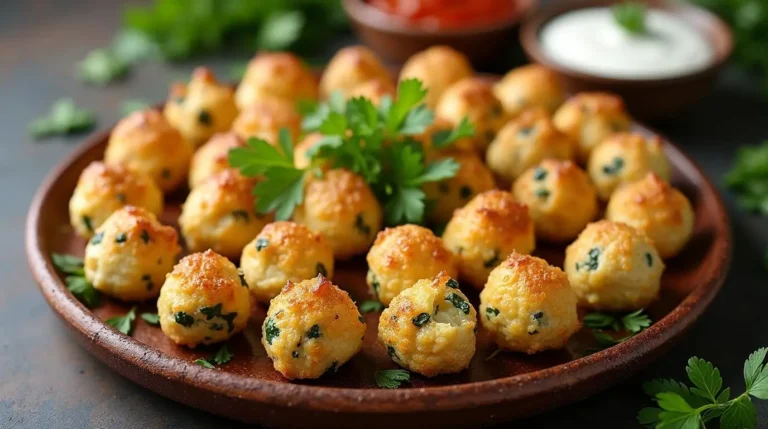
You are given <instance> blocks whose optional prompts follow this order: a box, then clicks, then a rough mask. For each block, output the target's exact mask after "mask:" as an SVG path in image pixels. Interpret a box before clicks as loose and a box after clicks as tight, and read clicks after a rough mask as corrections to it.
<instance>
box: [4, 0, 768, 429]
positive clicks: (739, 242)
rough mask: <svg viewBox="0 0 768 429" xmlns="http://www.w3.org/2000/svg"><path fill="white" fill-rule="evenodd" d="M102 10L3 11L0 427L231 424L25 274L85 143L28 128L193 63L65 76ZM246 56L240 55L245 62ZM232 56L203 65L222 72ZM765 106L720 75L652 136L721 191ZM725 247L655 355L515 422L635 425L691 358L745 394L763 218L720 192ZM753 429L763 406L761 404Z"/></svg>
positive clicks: (764, 286) (145, 91) (101, 28)
mask: <svg viewBox="0 0 768 429" xmlns="http://www.w3.org/2000/svg"><path fill="white" fill-rule="evenodd" d="M119 10H120V4H119V3H118V2H112V1H103V0H102V1H97V0H90V1H86V0H81V1H77V2H63V1H56V0H47V1H44V0H35V1H32V0H27V1H16V2H11V1H10V0H6V1H3V2H2V5H0V103H1V106H2V107H0V112H2V114H0V197H1V198H2V200H1V201H0V275H1V276H2V284H1V285H0V288H1V289H0V427H3V428H5V427H25V428H47V427H51V428H63V427H78V428H79V427H100V428H117V427H120V428H130V427H140V428H155V427H217V426H220V425H221V424H222V423H223V424H226V425H227V426H232V425H235V424H234V423H232V422H229V421H226V420H222V419H220V418H218V417H216V416H212V415H209V414H206V413H204V412H201V411H198V410H195V409H191V408H187V407H185V406H183V405H180V404H177V403H175V402H172V401H170V400H168V399H165V398H163V397H160V396H158V395H156V394H154V393H152V392H150V391H148V390H145V389H143V388H141V387H139V386H138V385H135V384H133V383H131V382H129V381H128V380H125V379H123V378H121V377H120V376H119V375H117V374H116V373H114V372H113V371H111V370H110V369H109V368H107V367H106V366H105V365H102V364H101V363H100V362H98V361H97V360H96V359H94V358H92V357H91V356H90V355H89V354H88V353H86V352H85V351H84V350H83V349H81V348H80V347H79V346H77V345H76V344H75V343H74V342H73V341H72V340H71V338H70V337H69V336H68V335H67V333H66V332H65V330H64V328H63V326H62V325H61V322H60V321H59V320H58V319H57V317H56V316H55V315H54V314H53V312H52V311H51V310H50V309H49V307H48V305H47V304H46V303H45V301H44V300H43V297H42V295H41V294H40V292H39V291H38V288H37V286H36V285H35V283H34V281H33V279H32V276H31V275H30V273H29V270H28V268H27V264H26V259H25V256H24V250H23V247H24V239H23V225H24V218H25V215H26V212H27V209H28V207H29V203H30V201H31V198H32V195H33V193H34V192H35V190H36V189H37V187H38V185H39V184H40V182H41V181H42V179H43V177H44V176H45V175H46V174H47V172H48V171H49V170H50V169H51V167H53V166H54V165H55V164H56V163H57V162H59V160H60V159H61V158H62V157H63V156H64V155H65V154H67V153H68V152H70V151H71V150H72V149H73V148H74V146H75V145H76V144H77V143H79V142H81V141H82V140H83V139H84V137H82V136H81V137H73V138H67V139H64V138H55V139H51V140H46V141H44V142H33V141H32V140H31V139H30V138H29V137H28V135H27V131H26V124H27V123H28V122H29V121H31V120H32V119H34V118H35V117H37V116H38V115H39V114H41V113H43V112H45V111H47V109H48V108H49V107H50V105H51V103H52V102H53V101H54V100H56V99H58V98H60V97H63V96H71V97H73V98H75V100H76V101H77V102H78V103H79V104H80V105H82V106H84V107H87V108H89V109H92V110H93V111H95V112H97V114H98V118H99V124H98V128H99V129H104V128H106V127H109V126H110V125H111V124H113V123H114V122H115V121H116V120H117V119H118V118H119V115H120V113H119V105H120V102H121V101H122V100H125V99H129V98H144V99H147V100H152V101H159V100H160V99H162V98H164V96H165V94H166V91H167V88H168V84H169V83H170V82H171V81H172V80H174V79H179V78H182V77H185V76H187V75H188V73H189V71H190V70H191V69H192V67H193V64H187V65H176V66H172V67H171V66H167V65H163V64H149V65H146V66H144V67H141V68H140V69H139V70H136V71H135V73H133V74H132V75H131V76H130V77H129V79H127V80H126V81H124V82H122V83H119V84H117V85H114V86H110V87H108V88H106V89H99V88H94V87H87V86H84V85H82V84H81V83H79V82H78V81H77V80H75V79H74V78H73V73H74V70H73V69H74V63H75V61H76V60H79V59H81V58H83V57H84V55H85V54H86V53H87V52H88V51H89V50H90V49H92V48H94V47H98V46H104V45H106V44H107V43H108V42H109V41H110V39H111V37H112V34H113V31H114V29H115V28H117V27H118V25H119ZM241 59H245V58H241ZM232 60H233V58H215V59H205V60H201V61H205V63H206V64H210V65H211V66H212V67H213V68H214V70H216V71H217V72H220V73H224V72H226V70H227V67H228V65H229V64H230V63H231V62H232ZM766 100H768V98H766V97H761V94H759V93H758V90H757V89H756V87H755V86H752V85H750V81H749V79H748V78H747V77H746V76H744V75H741V74H739V73H738V72H736V71H735V70H728V71H727V73H725V74H724V76H723V77H722V79H721V80H720V82H719V83H718V85H717V88H716V89H715V90H714V92H713V93H712V94H711V95H710V96H709V97H707V98H706V99H704V100H703V101H702V102H701V103H699V104H698V105H697V106H696V107H695V108H693V109H692V110H691V111H690V112H688V113H687V114H685V115H681V116H680V117H678V118H675V120H674V121H671V122H669V123H662V124H656V126H657V128H658V129H659V130H661V131H662V132H663V133H665V134H666V135H667V136H669V137H670V138H671V139H673V140H674V141H676V142H678V143H679V144H680V145H682V146H683V147H684V148H685V149H686V150H687V152H688V153H689V154H691V155H692V156H693V158H695V159H696V160H697V161H698V162H699V163H700V164H701V165H702V166H703V167H704V170H705V171H706V172H707V174H709V176H710V178H711V179H712V180H713V181H714V182H715V183H718V184H719V183H720V182H721V178H722V176H723V174H724V173H725V172H726V171H727V170H728V168H729V165H730V162H731V159H732V157H733V155H734V152H735V151H736V149H737V147H738V146H739V145H746V144H755V143H758V142H760V141H761V139H764V138H768V103H766ZM720 190H721V191H722V192H723V197H724V199H725V201H726V202H727V204H728V208H729V213H730V216H731V222H732V228H733V238H734V243H735V248H734V255H733V265H732V267H731V271H730V274H729V276H728V280H727V281H726V283H725V286H724V287H723V289H722V292H721V293H720V295H719V296H718V297H717V298H716V300H715V302H714V303H713V305H712V307H711V308H710V309H709V310H708V311H707V312H706V314H705V315H704V316H703V317H702V318H701V320H700V321H699V322H698V323H697V324H696V326H695V327H694V328H693V329H692V330H691V331H690V333H689V334H688V335H687V336H686V337H685V338H684V339H683V340H682V341H680V342H679V343H677V344H676V345H675V346H674V347H673V348H672V349H671V350H670V352H669V353H668V354H667V355H666V356H664V357H663V358H662V359H660V360H659V361H657V362H656V363H655V364H653V365H651V366H650V367H649V368H647V369H645V370H643V371H641V372H639V373H638V374H637V375H636V376H634V377H633V378H631V379H630V380H629V381H628V382H626V383H624V384H622V385H620V386H617V387H614V388H611V389H609V390H607V391H605V392H604V393H602V394H599V395H596V396H594V397H592V398H589V399H586V400H584V401H582V402H580V403H577V404H574V405H571V406H568V407H565V408H562V409H559V410H556V411H553V412H550V413H548V414H547V415H545V416H540V417H536V418H533V419H530V420H527V421H525V422H520V426H519V427H528V428H551V427H552V428H554V427H558V428H582V427H590V428H595V427H600V428H629V427H637V426H638V425H637V423H636V422H635V414H636V413H637V411H638V410H639V409H640V408H642V407H644V406H647V405H649V401H648V400H647V399H646V398H645V397H644V395H643V394H642V392H641V389H640V383H642V382H643V381H644V380H648V379H650V378H654V377H676V378H680V379H682V378H683V377H685V373H684V370H683V368H684V366H685V362H686V360H687V359H688V357H690V356H692V355H697V356H700V357H703V358H705V359H708V360H711V361H713V362H714V363H715V365H717V366H719V368H720V370H721V371H722V373H723V376H724V378H725V385H726V386H732V388H733V389H734V391H736V392H741V391H742V389H743V381H742V376H741V372H742V365H743V362H744V360H745V359H746V357H747V355H748V354H749V353H750V352H752V351H753V350H755V349H757V348H758V347H760V346H766V345H768V329H766V322H765V320H766V317H765V316H766V315H765V313H762V312H763V311H766V310H765V308H764V307H765V303H766V302H768V272H767V271H766V269H765V268H763V266H762V257H763V255H764V254H765V251H766V248H767V247H768V219H766V218H762V219H761V218H758V217H754V216H749V215H746V214H744V213H742V212H740V211H739V210H738V209H737V207H736V206H735V204H734V198H733V197H732V196H731V195H729V194H727V193H726V191H725V190H724V189H722V187H720ZM757 408H758V412H759V414H760V415H761V419H760V421H761V423H760V426H761V427H768V406H767V405H766V403H765V402H762V403H760V404H758V407H757Z"/></svg>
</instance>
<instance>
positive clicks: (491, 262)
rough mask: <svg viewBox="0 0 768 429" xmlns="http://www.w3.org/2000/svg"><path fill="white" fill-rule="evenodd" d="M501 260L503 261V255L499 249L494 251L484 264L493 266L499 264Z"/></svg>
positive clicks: (489, 266)
mask: <svg viewBox="0 0 768 429" xmlns="http://www.w3.org/2000/svg"><path fill="white" fill-rule="evenodd" d="M499 262H501V257H500V255H499V251H498V250H496V251H494V252H493V257H492V258H491V259H489V260H487V261H485V262H484V263H483V266H484V267H485V268H493V267H495V266H496V265H499Z"/></svg>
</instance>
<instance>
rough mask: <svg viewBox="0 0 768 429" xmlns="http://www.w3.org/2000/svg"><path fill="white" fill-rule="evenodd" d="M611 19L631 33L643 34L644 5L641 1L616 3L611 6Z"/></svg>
mask: <svg viewBox="0 0 768 429" xmlns="http://www.w3.org/2000/svg"><path fill="white" fill-rule="evenodd" d="M611 13H613V19H614V20H615V21H616V23H617V24H619V25H620V26H621V27H622V28H623V29H624V30H626V31H627V32H629V33H632V34H644V33H645V32H646V31H647V30H646V27H645V15H646V7H645V5H644V4H643V3H639V2H634V1H629V2H626V3H617V4H615V5H613V7H611Z"/></svg>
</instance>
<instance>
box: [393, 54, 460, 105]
mask: <svg viewBox="0 0 768 429" xmlns="http://www.w3.org/2000/svg"><path fill="white" fill-rule="evenodd" d="M473 74H474V72H473V70H472V65H471V64H470V63H469V60H467V57H466V56H464V54H462V53H461V52H459V51H457V50H455V49H453V48H451V47H450V46H431V47H429V48H427V49H425V50H423V51H421V52H418V53H416V54H414V55H413V56H412V57H411V58H409V59H408V61H406V62H405V64H403V69H402V70H401V71H400V80H401V81H403V80H406V79H418V80H420V81H421V82H422V83H423V84H424V86H425V87H426V88H427V90H428V92H427V97H426V98H425V100H424V101H425V103H426V104H427V106H429V107H430V108H433V109H434V107H435V106H436V105H437V102H438V100H439V99H440V96H441V95H443V92H445V90H446V89H447V88H448V87H449V86H451V85H452V84H454V83H456V82H458V81H460V80H461V79H464V78H466V77H471V76H472V75H473Z"/></svg>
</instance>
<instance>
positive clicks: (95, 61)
mask: <svg viewBox="0 0 768 429" xmlns="http://www.w3.org/2000/svg"><path fill="white" fill-rule="evenodd" d="M127 72H128V63H127V62H125V61H124V60H123V59H122V58H120V57H119V56H117V55H115V54H114V53H113V52H111V51H110V50H108V49H94V50H93V51H91V52H89V53H88V55H87V56H86V57H85V59H84V60H82V61H81V62H80V63H79V64H78V65H77V75H78V77H79V78H80V80H82V81H83V82H86V83H90V84H94V85H99V86H104V85H106V84H108V83H109V82H112V81H113V80H116V79H118V78H121V77H123V76H125V74H126V73H127Z"/></svg>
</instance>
